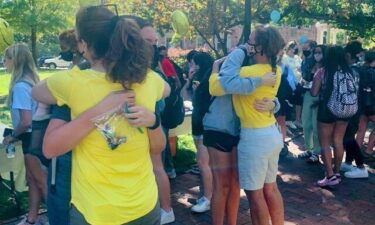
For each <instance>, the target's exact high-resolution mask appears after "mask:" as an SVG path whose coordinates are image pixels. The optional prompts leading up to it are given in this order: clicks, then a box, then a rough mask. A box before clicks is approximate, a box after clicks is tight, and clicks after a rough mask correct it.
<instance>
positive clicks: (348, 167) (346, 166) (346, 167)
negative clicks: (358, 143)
mask: <svg viewBox="0 0 375 225" xmlns="http://www.w3.org/2000/svg"><path fill="white" fill-rule="evenodd" d="M353 169H354V166H352V164H348V163H345V162H344V163H342V164H341V168H340V171H342V172H349V171H351V170H353Z"/></svg>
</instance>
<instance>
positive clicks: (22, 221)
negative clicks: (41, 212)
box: [17, 216, 39, 225]
mask: <svg viewBox="0 0 375 225" xmlns="http://www.w3.org/2000/svg"><path fill="white" fill-rule="evenodd" d="M36 224H38V225H39V223H37V222H34V223H30V222H29V221H28V220H27V216H26V217H25V218H23V219H22V220H21V222H19V223H17V225H36Z"/></svg>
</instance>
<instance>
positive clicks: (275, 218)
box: [263, 182, 284, 225]
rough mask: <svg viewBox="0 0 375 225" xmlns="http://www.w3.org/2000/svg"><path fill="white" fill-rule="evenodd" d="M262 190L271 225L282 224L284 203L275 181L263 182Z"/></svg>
mask: <svg viewBox="0 0 375 225" xmlns="http://www.w3.org/2000/svg"><path fill="white" fill-rule="evenodd" d="M263 192H264V197H265V199H266V202H267V206H268V210H269V214H270V216H271V220H272V225H283V224H284V203H283V198H282V196H281V193H280V191H279V188H278V187H277V183H276V182H274V183H270V184H264V188H263Z"/></svg>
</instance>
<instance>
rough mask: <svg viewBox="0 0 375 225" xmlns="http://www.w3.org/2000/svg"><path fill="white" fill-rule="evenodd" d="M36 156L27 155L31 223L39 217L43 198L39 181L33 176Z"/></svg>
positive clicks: (29, 218) (29, 217)
mask: <svg viewBox="0 0 375 225" xmlns="http://www.w3.org/2000/svg"><path fill="white" fill-rule="evenodd" d="M34 157H35V156H32V155H30V154H26V155H25V167H26V181H27V184H28V186H29V213H28V216H27V220H28V221H29V222H31V223H33V222H36V220H37V219H38V213H39V205H40V202H41V200H42V197H43V196H42V195H43V194H42V192H41V191H40V189H39V188H38V185H37V181H36V180H35V179H34V178H33V173H32V168H33V167H34V166H33V163H34V162H35V159H34Z"/></svg>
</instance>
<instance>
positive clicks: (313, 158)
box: [306, 153, 319, 163]
mask: <svg viewBox="0 0 375 225" xmlns="http://www.w3.org/2000/svg"><path fill="white" fill-rule="evenodd" d="M306 162H308V163H319V155H317V154H314V153H313V154H312V155H311V156H310V157H309V158H308V159H307V160H306Z"/></svg>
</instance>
